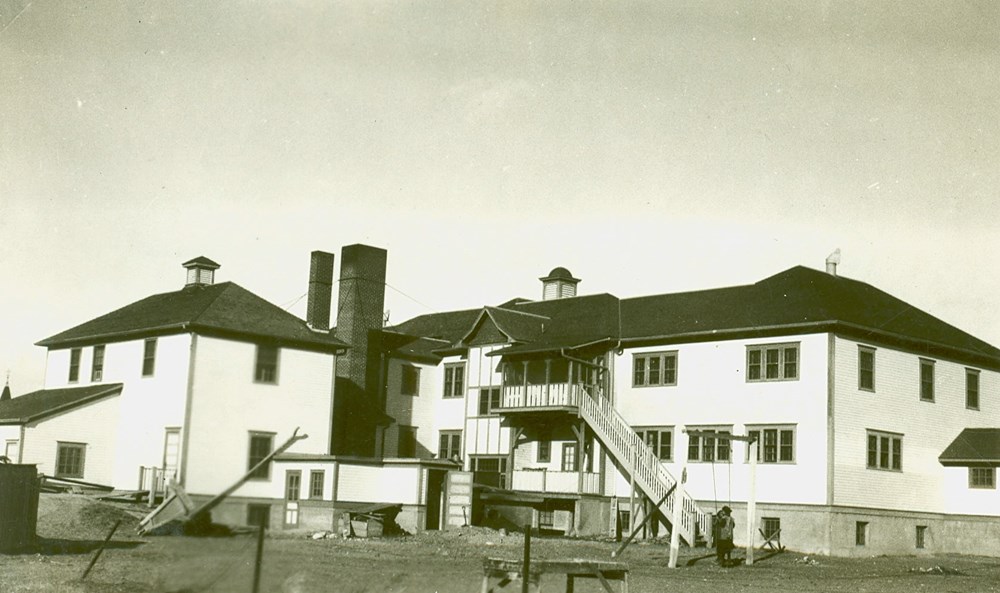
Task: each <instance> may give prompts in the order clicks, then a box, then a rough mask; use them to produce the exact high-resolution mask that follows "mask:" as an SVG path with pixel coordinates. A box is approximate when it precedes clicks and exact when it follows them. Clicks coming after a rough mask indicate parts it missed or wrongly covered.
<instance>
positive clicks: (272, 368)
mask: <svg viewBox="0 0 1000 593" xmlns="http://www.w3.org/2000/svg"><path fill="white" fill-rule="evenodd" d="M253 379H254V381H256V382H258V383H277V382H278V347H277V346H265V345H262V344H258V345H257V362H256V364H255V365H254V374H253Z"/></svg>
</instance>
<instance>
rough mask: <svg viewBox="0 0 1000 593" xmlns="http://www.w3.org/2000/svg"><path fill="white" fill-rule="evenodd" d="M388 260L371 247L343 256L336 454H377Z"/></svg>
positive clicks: (352, 247)
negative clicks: (381, 333)
mask: <svg viewBox="0 0 1000 593" xmlns="http://www.w3.org/2000/svg"><path fill="white" fill-rule="evenodd" d="M386 258H387V253H386V251H385V250H384V249H379V248H378V247H370V246H368V245H360V244H359V245H347V246H345V247H344V248H343V249H342V250H341V251H340V287H339V290H338V293H337V294H338V296H337V328H336V330H337V331H336V335H337V337H338V338H340V339H341V340H343V341H345V342H347V343H348V344H349V345H350V348H349V349H348V350H347V353H346V354H344V355H342V356H340V357H338V358H337V386H336V392H335V395H334V422H333V435H332V439H331V450H332V452H333V453H334V454H344V455H366V456H368V455H374V454H375V432H376V426H377V425H378V423H379V422H380V421H381V418H382V417H383V416H384V411H383V407H384V406H383V402H382V400H381V393H379V386H380V382H379V373H380V372H381V342H380V340H379V330H381V329H382V322H383V311H384V309H385V269H386Z"/></svg>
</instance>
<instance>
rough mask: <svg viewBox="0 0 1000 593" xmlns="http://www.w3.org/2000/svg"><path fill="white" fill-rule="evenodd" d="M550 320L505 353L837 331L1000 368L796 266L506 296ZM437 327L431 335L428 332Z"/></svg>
mask: <svg viewBox="0 0 1000 593" xmlns="http://www.w3.org/2000/svg"><path fill="white" fill-rule="evenodd" d="M503 308H504V309H509V310H512V311H518V312H526V313H533V314H535V315H542V316H545V317H548V318H549V319H550V320H551V322H547V323H546V324H545V332H543V333H541V334H540V335H539V336H538V337H537V338H536V339H534V340H531V341H526V342H524V343H521V344H518V345H514V346H511V347H509V348H506V349H504V350H503V351H498V353H504V354H514V353H528V352H539V351H552V350H558V349H561V348H573V347H578V346H581V345H584V344H588V343H595V342H599V341H601V340H614V341H617V340H621V341H622V343H623V345H625V346H630V345H642V344H654V343H670V342H675V343H676V342H680V341H697V340H706V339H732V338H737V337H743V336H757V335H765V334H768V333H770V334H772V335H781V334H786V335H787V334H796V333H811V332H825V331H834V332H838V333H843V334H846V335H851V336H852V337H855V338H857V339H859V340H870V341H872V342H890V343H893V344H900V345H902V346H905V347H907V348H911V349H915V350H918V351H923V352H927V353H928V354H934V355H949V356H952V357H956V358H959V359H963V360H973V361H975V362H976V363H977V364H979V365H982V366H985V367H989V368H1000V349H997V348H996V347H994V346H992V345H990V344H988V343H986V342H984V341H982V340H980V339H978V338H976V337H974V336H972V335H970V334H968V333H966V332H964V331H962V330H960V329H958V328H956V327H954V326H952V325H949V324H948V323H945V322H944V321H941V320H940V319H938V318H936V317H934V316H933V315H930V314H928V313H926V312H924V311H921V310H920V309H917V308H916V307H913V306H912V305H910V304H908V303H906V302H904V301H901V300H900V299H897V298H896V297H894V296H892V295H890V294H888V293H886V292H884V291H882V290H879V289H877V288H875V287H874V286H871V285H870V284H866V283H864V282H859V281H857V280H852V279H850V278H845V277H843V276H834V275H832V274H828V273H825V272H820V271H817V270H812V269H810V268H806V267H803V266H796V267H794V268H790V269H788V270H785V271H784V272H781V273H779V274H776V275H774V276H771V277H769V278H765V279H763V280H761V281H759V282H757V283H755V284H749V285H743V286H732V287H726V288H717V289H711V290H701V291H694V292H683V293H673V294H660V295H652V296H644V297H636V298H629V299H618V298H617V297H614V296H612V295H609V294H600V295H590V296H582V297H571V298H564V299H553V300H548V301H527V302H525V301H520V300H514V301H509V302H508V303H505V304H504V306H503ZM481 311H482V310H468V311H459V312H453V313H437V314H432V315H423V316H420V317H417V318H414V319H413V320H410V321H407V322H405V323H402V324H400V325H398V326H396V327H395V328H394V329H395V330H396V331H399V332H402V333H409V334H412V335H422V336H428V335H433V336H434V337H439V338H444V339H448V340H450V341H452V342H453V343H455V342H457V341H458V340H459V339H460V338H461V337H462V336H463V335H464V332H468V331H469V330H470V329H471V327H472V324H473V323H474V322H475V320H476V319H478V315H479V314H481ZM428 330H431V331H432V332H433V333H424V332H426V331H428Z"/></svg>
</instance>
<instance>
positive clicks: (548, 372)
mask: <svg viewBox="0 0 1000 593" xmlns="http://www.w3.org/2000/svg"><path fill="white" fill-rule="evenodd" d="M551 378H552V359H551V358H546V359H545V405H549V404H550V403H551V401H552V396H551V388H552V381H551Z"/></svg>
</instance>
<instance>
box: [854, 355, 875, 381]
mask: <svg viewBox="0 0 1000 593" xmlns="http://www.w3.org/2000/svg"><path fill="white" fill-rule="evenodd" d="M858 389H861V390H863V391H875V349H874V348H869V347H867V346H858Z"/></svg>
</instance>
